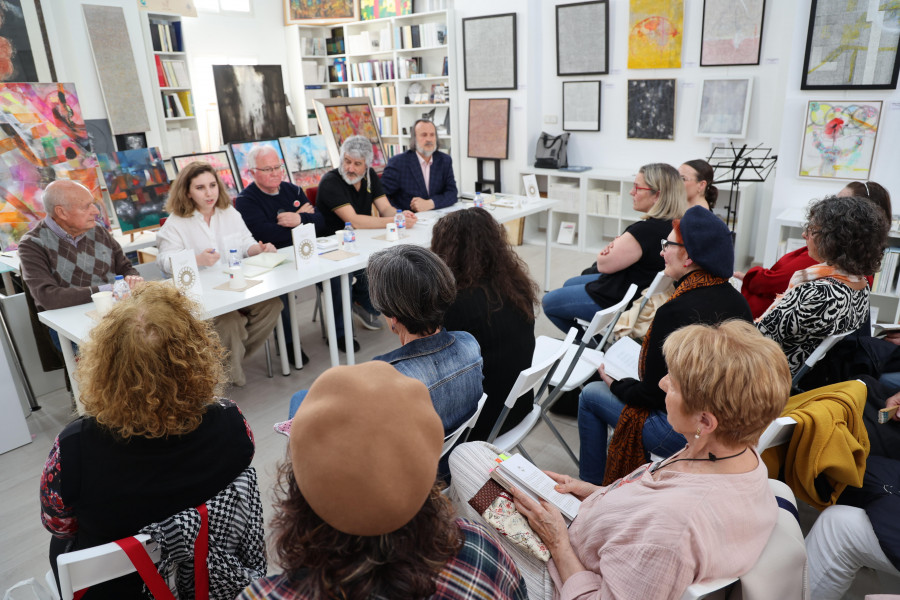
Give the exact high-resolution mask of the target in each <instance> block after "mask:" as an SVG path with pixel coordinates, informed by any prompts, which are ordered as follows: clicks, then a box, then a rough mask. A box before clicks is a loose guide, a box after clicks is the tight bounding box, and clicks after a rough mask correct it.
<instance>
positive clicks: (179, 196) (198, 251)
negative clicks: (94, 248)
mask: <svg viewBox="0 0 900 600" xmlns="http://www.w3.org/2000/svg"><path fill="white" fill-rule="evenodd" d="M166 210H167V211H168V212H169V215H170V216H169V218H168V219H166V222H165V223H164V224H163V226H162V227H161V228H160V230H159V233H158V234H157V236H156V241H157V245H158V246H159V257H158V261H159V265H160V267H161V268H162V270H163V271H165V272H166V273H171V271H172V262H171V261H172V257H173V256H174V255H175V254H177V253H179V252H181V251H182V250H185V249H189V250H192V251H193V252H194V254H195V256H196V259H197V266H198V267H200V268H204V267H215V266H216V265H218V266H220V267H224V266H225V260H227V254H228V252H229V251H230V250H232V249H234V250H237V254H238V256H239V257H240V258H241V259H243V258H245V257H247V256H255V255H257V254H259V253H260V252H275V246H273V245H272V244H266V243H262V242H257V241H256V240H255V239H253V236H252V235H251V234H250V230H249V229H247V226H246V225H245V224H244V220H243V219H242V218H241V215H240V213H239V212H238V211H237V210H235V209H234V207H233V206H232V205H231V200H230V199H229V198H228V193H227V192H226V191H225V186H224V185H222V180H221V179H219V174H218V173H216V170H215V169H214V168H213V167H212V166H211V165H209V164H207V163H204V162H192V163H190V164H188V165H187V166H185V167H184V168H183V169H182V170H181V172H180V173H178V177H176V178H175V181H173V182H172V186H171V188H170V190H169V199H168V200H167V201H166ZM283 308H284V305H283V304H282V302H281V300H280V299H278V298H270V299H268V300H263V301H262V302H259V303H257V304H254V305H252V306H248V307H246V308H242V309H240V310H235V311H232V312H230V313H226V314H224V315H221V316H218V317H216V318H215V319H214V320H213V323H214V325H215V328H216V330H217V331H218V332H219V337H220V338H221V340H222V344H223V345H224V346H225V348H227V349H228V350H229V352H230V354H229V362H230V369H229V373H228V374H229V376H230V378H231V381H232V382H233V383H234V384H235V385H237V386H243V385H245V384H246V383H247V378H246V376H245V375H244V367H243V360H244V357H245V356H249V355H251V354H253V353H254V352H255V351H256V350H258V349H259V348H261V347H262V345H263V343H265V341H266V338H268V337H269V336H270V335H271V334H272V330H273V329H275V324H276V323H277V322H278V316H279V313H281V311H282V309H283ZM288 331H290V329H289V328H285V333H286V334H287V332H288ZM288 347H289V348H291V345H290V344H288ZM289 362H291V363H293V362H294V361H293V359H292V357H289Z"/></svg>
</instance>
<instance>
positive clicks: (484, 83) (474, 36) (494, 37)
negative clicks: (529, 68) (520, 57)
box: [462, 13, 518, 92]
mask: <svg viewBox="0 0 900 600" xmlns="http://www.w3.org/2000/svg"><path fill="white" fill-rule="evenodd" d="M462 30H463V80H464V82H465V89H466V91H467V92H469V91H480V90H516V89H518V72H517V71H518V65H517V51H518V44H517V41H516V36H517V33H516V32H517V28H516V13H504V14H499V15H486V16H483V17H469V18H466V19H463V20H462Z"/></svg>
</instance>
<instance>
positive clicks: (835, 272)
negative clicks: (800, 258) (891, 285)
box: [755, 263, 868, 323]
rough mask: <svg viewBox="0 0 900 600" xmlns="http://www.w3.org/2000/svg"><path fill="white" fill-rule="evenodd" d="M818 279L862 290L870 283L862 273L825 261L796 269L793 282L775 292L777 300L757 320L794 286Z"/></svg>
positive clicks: (792, 278)
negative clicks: (853, 273)
mask: <svg viewBox="0 0 900 600" xmlns="http://www.w3.org/2000/svg"><path fill="white" fill-rule="evenodd" d="M817 279H834V280H836V281H840V282H841V283H843V284H844V285H846V286H847V287H849V288H850V289H852V290H861V289H863V288H865V287H866V284H867V283H868V280H867V279H866V278H865V277H863V276H861V275H850V274H849V273H845V272H844V271H841V270H840V269H838V268H837V267H834V266H832V265H828V264H825V263H819V264H817V265H813V266H811V267H807V268H806V269H800V270H799V271H794V274H793V275H791V282H790V283H789V284H788V287H787V289H786V290H785V291H784V293H781V294H775V300H773V301H772V304H770V305H769V308H767V309H766V310H765V312H764V313H763V314H761V315H760V316H759V317H758V318H757V319H756V321H755V322H756V323H759V322H760V321H762V319H763V318H764V317H765V316H766V315H767V314H769V311H771V310H772V308H773V307H774V306H775V305H776V304H778V302H780V301H781V298H782V297H783V296H784V295H785V294H787V293H788V292H789V291H791V290H792V289H793V288H795V287H797V286H798V285H800V284H802V283H809V282H810V281H816V280H817Z"/></svg>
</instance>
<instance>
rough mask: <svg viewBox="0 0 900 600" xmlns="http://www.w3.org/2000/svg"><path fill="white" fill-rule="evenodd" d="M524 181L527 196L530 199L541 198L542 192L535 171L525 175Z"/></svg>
mask: <svg viewBox="0 0 900 600" xmlns="http://www.w3.org/2000/svg"><path fill="white" fill-rule="evenodd" d="M522 182H523V183H524V184H525V196H527V197H528V200H529V201H532V200H540V199H541V192H540V190H539V189H538V184H537V177H536V176H535V175H534V173H532V174H531V175H523V176H522Z"/></svg>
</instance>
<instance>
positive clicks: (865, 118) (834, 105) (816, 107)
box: [800, 100, 881, 181]
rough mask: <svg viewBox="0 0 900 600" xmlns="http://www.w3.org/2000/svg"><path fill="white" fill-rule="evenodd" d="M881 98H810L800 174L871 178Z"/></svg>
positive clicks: (834, 177)
mask: <svg viewBox="0 0 900 600" xmlns="http://www.w3.org/2000/svg"><path fill="white" fill-rule="evenodd" d="M880 118H881V102H879V101H875V102H857V101H850V100H838V101H835V102H828V101H811V102H810V103H809V106H808V107H807V110H806V125H805V127H804V129H803V145H802V147H801V154H800V176H801V177H823V178H828V179H858V180H861V181H866V180H867V179H869V171H870V170H871V168H872V158H873V157H874V155H875V139H876V137H877V136H878V123H879V120H880Z"/></svg>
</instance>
